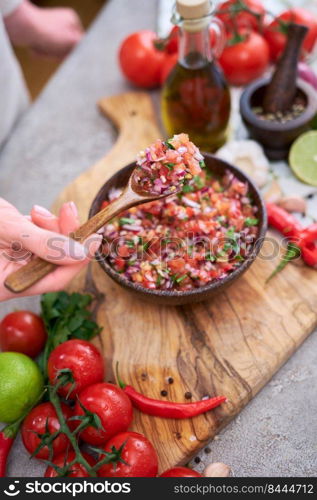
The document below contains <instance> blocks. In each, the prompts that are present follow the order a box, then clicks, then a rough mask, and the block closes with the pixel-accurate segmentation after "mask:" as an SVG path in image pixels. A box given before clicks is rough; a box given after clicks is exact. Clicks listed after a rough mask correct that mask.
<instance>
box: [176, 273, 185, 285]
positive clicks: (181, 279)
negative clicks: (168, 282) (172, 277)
mask: <svg viewBox="0 0 317 500" xmlns="http://www.w3.org/2000/svg"><path fill="white" fill-rule="evenodd" d="M185 278H187V274H183V276H180V277H179V278H176V283H181V282H182V281H183V280H184V279H185Z"/></svg>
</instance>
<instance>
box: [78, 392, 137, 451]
mask: <svg viewBox="0 0 317 500" xmlns="http://www.w3.org/2000/svg"><path fill="white" fill-rule="evenodd" d="M79 401H80V402H81V404H82V405H83V406H84V407H85V408H86V409H87V410H89V411H91V412H92V413H95V414H96V415H98V417H99V418H100V420H101V424H102V426H103V429H95V428H94V427H92V426H90V427H87V428H86V429H84V430H83V431H82V432H81V434H80V437H81V438H82V439H83V441H86V443H89V444H92V445H100V444H104V443H105V442H106V441H108V439H110V438H112V436H114V435H115V434H118V433H119V432H124V431H126V430H127V429H128V427H129V425H130V424H131V422H132V416H133V411H132V404H131V401H130V399H129V398H128V396H127V395H126V394H125V393H124V392H123V390H122V389H120V387H118V386H116V385H113V384H106V383H102V384H94V385H91V386H89V387H86V389H84V390H83V391H82V392H81V393H80V394H79ZM75 415H84V410H83V409H82V408H81V406H80V404H79V402H78V401H77V403H76V406H75Z"/></svg>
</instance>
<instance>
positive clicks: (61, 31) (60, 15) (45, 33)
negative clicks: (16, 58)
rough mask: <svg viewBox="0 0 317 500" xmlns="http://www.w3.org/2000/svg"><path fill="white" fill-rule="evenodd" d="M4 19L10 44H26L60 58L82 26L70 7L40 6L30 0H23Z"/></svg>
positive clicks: (76, 38) (73, 42) (73, 43)
mask: <svg viewBox="0 0 317 500" xmlns="http://www.w3.org/2000/svg"><path fill="white" fill-rule="evenodd" d="M4 23H5V27H6V30H7V32H8V34H9V38H10V40H11V42H12V43H13V45H17V46H24V47H29V48H30V49H32V50H33V52H35V53H37V54H39V55H43V56H51V57H57V58H63V57H65V56H66V55H67V54H68V53H69V52H70V51H71V50H72V49H73V48H74V46H75V45H76V44H77V43H78V42H79V41H80V40H81V38H82V36H83V27H82V25H81V22H80V19H79V17H78V15H77V14H76V12H75V11H74V10H73V9H70V8H65V7H55V8H41V7H37V6H36V5H34V4H32V3H31V2H29V0H23V1H22V3H21V4H20V5H19V6H18V7H17V8H16V9H15V10H14V11H13V12H12V13H11V14H9V15H8V16H6V17H5V19H4Z"/></svg>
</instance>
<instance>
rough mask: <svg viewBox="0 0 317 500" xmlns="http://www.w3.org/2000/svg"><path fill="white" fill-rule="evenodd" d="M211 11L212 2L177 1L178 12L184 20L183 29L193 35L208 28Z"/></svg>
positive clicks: (204, 0) (202, 0) (200, 0)
mask: <svg viewBox="0 0 317 500" xmlns="http://www.w3.org/2000/svg"><path fill="white" fill-rule="evenodd" d="M211 10H212V8H211V1H210V0H176V11H177V12H178V14H179V15H180V17H181V18H182V19H183V27H184V29H185V30H186V31H190V32H192V33H195V32H198V31H201V30H202V29H204V28H206V27H207V26H208V24H209V19H208V15H209V14H210V13H211Z"/></svg>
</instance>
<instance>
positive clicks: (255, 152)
mask: <svg viewBox="0 0 317 500" xmlns="http://www.w3.org/2000/svg"><path fill="white" fill-rule="evenodd" d="M216 156H217V157H218V158H221V159H222V160H225V161H227V162H229V163H232V164H233V165H235V166H237V167H238V168H240V169H241V170H243V172H245V173H246V174H247V175H249V176H250V177H251V179H253V180H254V182H255V183H256V184H257V185H258V186H259V187H262V186H264V185H265V184H266V182H267V180H268V173H269V162H268V159H267V158H266V156H265V154H264V152H263V148H262V146H260V144H258V143H257V142H255V141H252V140H245V141H229V142H227V144H225V145H224V146H223V147H222V148H220V149H218V151H217V153H216Z"/></svg>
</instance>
